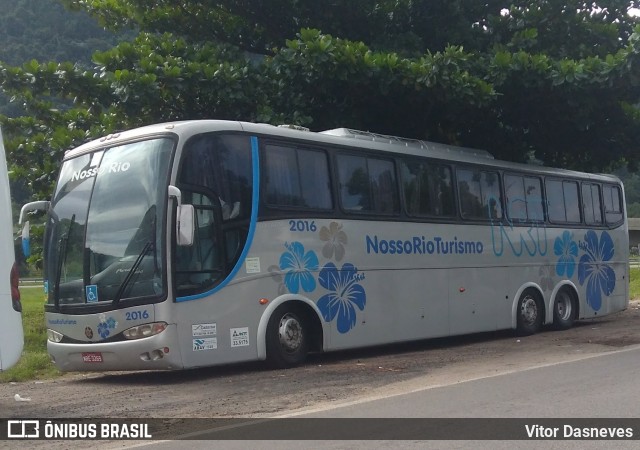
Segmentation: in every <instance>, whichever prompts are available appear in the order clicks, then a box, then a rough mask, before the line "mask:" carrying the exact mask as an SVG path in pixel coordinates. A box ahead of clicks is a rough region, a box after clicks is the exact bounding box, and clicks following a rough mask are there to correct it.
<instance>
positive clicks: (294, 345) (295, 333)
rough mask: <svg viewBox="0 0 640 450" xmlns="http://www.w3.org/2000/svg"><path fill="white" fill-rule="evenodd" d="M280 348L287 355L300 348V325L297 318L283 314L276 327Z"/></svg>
mask: <svg viewBox="0 0 640 450" xmlns="http://www.w3.org/2000/svg"><path fill="white" fill-rule="evenodd" d="M278 338H279V340H280V346H281V347H282V348H283V349H284V350H285V351H286V352H288V353H294V352H296V351H298V350H299V349H300V347H301V346H302V324H301V323H300V321H299V320H298V319H297V317H295V316H293V315H291V314H285V315H284V316H282V318H281V319H280V325H279V327H278Z"/></svg>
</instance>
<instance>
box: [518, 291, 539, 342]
mask: <svg viewBox="0 0 640 450" xmlns="http://www.w3.org/2000/svg"><path fill="white" fill-rule="evenodd" d="M517 315H518V317H517V328H516V332H517V334H518V335H519V336H529V335H531V334H535V333H537V332H538V331H540V330H541V329H542V321H543V318H544V310H543V307H542V301H541V300H540V294H539V293H538V291H536V290H535V289H533V288H529V289H525V290H524V292H523V293H522V295H520V300H518V310H517Z"/></svg>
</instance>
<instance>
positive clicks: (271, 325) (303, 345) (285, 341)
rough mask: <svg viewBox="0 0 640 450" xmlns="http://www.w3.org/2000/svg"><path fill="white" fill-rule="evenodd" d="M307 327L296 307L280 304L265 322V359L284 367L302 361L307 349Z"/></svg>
mask: <svg viewBox="0 0 640 450" xmlns="http://www.w3.org/2000/svg"><path fill="white" fill-rule="evenodd" d="M307 333H308V327H307V326H306V323H305V321H304V319H303V315H302V314H300V312H299V311H298V309H297V308H295V307H292V306H289V305H287V304H284V305H280V306H278V307H277V308H276V310H275V311H274V312H273V314H272V315H271V317H270V318H269V322H268V324H267V336H266V344H267V359H268V361H269V363H270V364H271V366H272V367H275V368H280V369H284V368H287V367H294V366H297V365H300V364H302V363H303V362H304V360H305V359H306V357H307V352H308V349H309V336H308V334H307Z"/></svg>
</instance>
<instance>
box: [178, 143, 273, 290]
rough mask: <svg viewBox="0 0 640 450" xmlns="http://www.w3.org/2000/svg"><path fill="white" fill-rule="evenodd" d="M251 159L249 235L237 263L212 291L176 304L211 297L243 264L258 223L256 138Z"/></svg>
mask: <svg viewBox="0 0 640 450" xmlns="http://www.w3.org/2000/svg"><path fill="white" fill-rule="evenodd" d="M251 159H252V168H253V198H252V200H251V223H250V224H249V234H248V236H247V242H246V243H245V245H244V249H243V250H242V254H241V255H240V258H238V262H236V265H235V266H234V267H233V270H232V271H231V273H229V275H228V276H227V277H226V278H225V279H224V280H222V283H220V284H219V285H217V286H216V287H214V288H213V289H211V290H209V291H206V292H202V293H201V294H196V295H187V296H185V297H177V298H176V302H186V301H189V300H197V299H199V298H204V297H208V296H209V295H213V294H215V293H216V292H218V291H219V290H220V289H222V288H223V287H225V286H226V285H227V284H229V282H230V281H231V280H233V277H235V276H236V274H237V273H238V271H239V270H240V268H241V267H242V265H243V264H244V259H245V258H246V256H247V253H249V248H250V247H251V243H252V242H253V235H254V234H255V231H256V223H257V222H258V196H259V195H260V159H259V155H258V138H257V137H256V136H251Z"/></svg>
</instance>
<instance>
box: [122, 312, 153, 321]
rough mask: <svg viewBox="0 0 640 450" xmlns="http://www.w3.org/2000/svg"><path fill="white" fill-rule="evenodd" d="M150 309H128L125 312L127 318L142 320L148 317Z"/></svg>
mask: <svg viewBox="0 0 640 450" xmlns="http://www.w3.org/2000/svg"><path fill="white" fill-rule="evenodd" d="M148 318H149V311H147V310H146V309H145V310H144V311H128V312H127V313H126V314H125V319H126V320H140V319H148Z"/></svg>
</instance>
